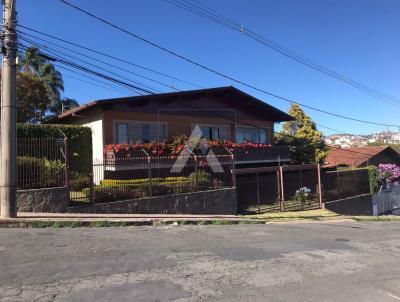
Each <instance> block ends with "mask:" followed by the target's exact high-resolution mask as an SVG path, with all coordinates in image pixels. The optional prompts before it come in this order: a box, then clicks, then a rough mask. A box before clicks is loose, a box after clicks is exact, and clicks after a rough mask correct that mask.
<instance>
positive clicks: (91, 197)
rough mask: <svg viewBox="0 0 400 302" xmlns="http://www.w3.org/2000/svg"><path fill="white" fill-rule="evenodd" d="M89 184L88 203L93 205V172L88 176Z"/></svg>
mask: <svg viewBox="0 0 400 302" xmlns="http://www.w3.org/2000/svg"><path fill="white" fill-rule="evenodd" d="M89 182H90V193H89V195H90V197H89V198H90V203H91V204H94V181H93V172H92V173H90V174H89Z"/></svg>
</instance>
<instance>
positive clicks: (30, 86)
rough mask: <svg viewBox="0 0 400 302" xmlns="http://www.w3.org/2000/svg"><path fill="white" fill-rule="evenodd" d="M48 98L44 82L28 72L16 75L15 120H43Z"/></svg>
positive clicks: (33, 121)
mask: <svg viewBox="0 0 400 302" xmlns="http://www.w3.org/2000/svg"><path fill="white" fill-rule="evenodd" d="M49 105H50V98H49V95H48V90H47V87H46V85H45V83H44V82H43V81H42V80H41V79H39V78H38V77H36V76H34V75H33V74H30V73H18V75H17V122H19V123H26V122H28V123H40V122H41V121H43V118H44V116H45V113H46V111H47V108H48V107H49Z"/></svg>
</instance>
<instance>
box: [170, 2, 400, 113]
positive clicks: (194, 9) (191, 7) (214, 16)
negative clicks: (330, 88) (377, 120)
mask: <svg viewBox="0 0 400 302" xmlns="http://www.w3.org/2000/svg"><path fill="white" fill-rule="evenodd" d="M165 1H166V2H168V3H170V4H172V5H175V6H177V7H179V8H182V9H184V10H187V11H189V12H191V13H193V14H196V15H198V16H200V17H202V18H205V19H208V20H210V21H213V22H215V23H218V24H220V25H222V26H225V27H228V28H229V29H232V30H234V31H237V32H240V33H242V34H244V35H246V36H248V37H249V38H251V39H253V40H255V41H257V42H259V43H261V44H263V45H264V46H267V47H268V48H270V49H273V50H274V51H276V52H278V53H280V54H282V55H284V56H286V57H288V58H290V59H293V60H295V61H297V62H298V63H301V64H303V65H305V66H308V67H310V68H312V69H314V70H316V71H318V72H320V73H323V74H325V75H328V76H330V77H333V78H336V79H337V80H340V81H342V82H344V83H346V84H348V85H351V86H353V87H354V88H356V89H358V90H360V91H362V92H364V93H366V94H368V95H370V96H372V97H374V98H376V99H378V100H381V101H383V102H385V103H388V104H391V105H394V106H400V104H399V103H398V102H400V99H398V98H395V97H392V96H389V95H387V94H385V93H383V92H381V91H379V90H376V89H373V88H370V87H368V86H366V85H364V84H362V83H360V82H357V81H355V80H352V79H350V78H349V77H346V76H344V75H342V74H339V73H337V72H335V71H332V70H330V69H329V68H327V67H326V66H324V65H321V64H318V63H316V62H314V61H312V60H311V59H309V58H307V57H305V56H302V55H300V54H298V53H296V52H295V51H294V50H291V49H289V48H287V47H285V46H283V45H281V44H279V43H277V42H275V41H273V40H271V39H268V38H266V37H264V36H262V35H261V34H258V33H257V32H255V31H252V30H250V29H248V28H247V27H246V28H245V27H244V26H243V25H241V24H239V23H238V22H236V21H232V20H231V19H228V18H226V17H225V16H224V15H222V14H220V13H218V12H216V11H215V10H212V9H211V8H209V7H207V6H206V5H204V4H201V3H199V2H198V1H192V2H190V1H187V0H165ZM196 3H197V4H196Z"/></svg>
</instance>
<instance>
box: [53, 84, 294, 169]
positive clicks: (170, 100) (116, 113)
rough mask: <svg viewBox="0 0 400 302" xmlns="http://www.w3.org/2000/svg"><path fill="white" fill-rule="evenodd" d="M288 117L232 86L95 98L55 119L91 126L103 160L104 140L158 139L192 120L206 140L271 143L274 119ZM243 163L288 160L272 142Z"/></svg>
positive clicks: (186, 129)
mask: <svg viewBox="0 0 400 302" xmlns="http://www.w3.org/2000/svg"><path fill="white" fill-rule="evenodd" d="M289 120H292V117H291V116H290V115H288V114H286V113H284V112H282V111H280V110H278V109H277V108H275V107H273V106H271V105H269V104H267V103H265V102H263V101H261V100H259V99H257V98H255V97H253V96H251V95H248V94H246V93H244V92H242V91H240V90H239V89H236V88H234V87H231V86H230V87H219V88H210V89H201V90H191V91H181V92H172V93H162V94H152V95H143V96H132V97H125V98H115V99H104V100H96V101H92V102H90V103H87V104H85V105H82V106H80V107H77V108H73V109H71V110H69V111H66V112H64V113H63V114H61V115H59V116H58V118H57V121H56V122H58V123H65V124H77V125H85V126H89V127H90V128H91V129H92V133H93V134H92V135H93V160H95V161H96V160H102V159H103V156H104V154H103V149H104V146H105V145H108V144H127V143H129V144H132V143H138V142H151V141H155V142H157V141H158V142H160V141H163V140H166V139H171V138H172V137H174V136H179V135H187V136H190V134H191V132H192V131H193V129H194V128H195V127H196V125H197V126H198V127H199V128H200V129H201V132H202V135H203V136H204V137H206V138H209V139H219V140H229V141H233V142H237V143H242V142H245V141H251V142H254V143H260V144H271V145H272V144H273V141H274V123H277V122H283V121H289ZM265 149H266V150H265V153H264V154H263V155H261V156H260V154H258V155H257V156H256V157H254V158H252V157H249V156H245V157H242V158H241V159H237V161H236V163H237V164H242V163H253V164H254V163H269V164H276V163H277V162H289V161H290V154H289V150H288V148H287V147H278V146H271V147H269V148H265Z"/></svg>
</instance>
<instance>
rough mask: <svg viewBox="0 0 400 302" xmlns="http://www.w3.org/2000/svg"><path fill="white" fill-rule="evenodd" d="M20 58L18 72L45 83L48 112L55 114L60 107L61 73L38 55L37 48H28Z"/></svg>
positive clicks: (62, 89) (62, 86)
mask: <svg viewBox="0 0 400 302" xmlns="http://www.w3.org/2000/svg"><path fill="white" fill-rule="evenodd" d="M20 56H21V64H20V71H21V72H23V73H30V74H33V75H35V76H37V77H39V78H40V79H41V80H42V81H43V82H44V83H45V85H46V88H47V90H48V96H49V98H50V100H51V103H50V105H49V108H48V110H49V111H50V112H52V113H57V110H58V108H61V107H62V99H61V93H62V92H63V91H64V81H63V78H62V75H61V73H60V72H59V71H57V70H56V68H55V66H54V64H53V63H52V62H50V61H49V60H47V59H45V58H44V57H43V56H41V55H40V50H39V49H38V48H37V47H29V48H28V49H26V50H25V52H24V53H22V54H20Z"/></svg>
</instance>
